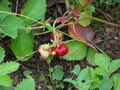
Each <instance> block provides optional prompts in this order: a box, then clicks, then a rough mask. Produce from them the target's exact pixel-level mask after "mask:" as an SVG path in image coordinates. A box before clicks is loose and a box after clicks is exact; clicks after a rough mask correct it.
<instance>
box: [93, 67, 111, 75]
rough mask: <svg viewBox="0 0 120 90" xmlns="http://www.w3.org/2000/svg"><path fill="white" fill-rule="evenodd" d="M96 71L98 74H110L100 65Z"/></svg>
mask: <svg viewBox="0 0 120 90" xmlns="http://www.w3.org/2000/svg"><path fill="white" fill-rule="evenodd" d="M95 73H96V74H97V75H109V73H108V72H107V71H106V70H105V69H103V68H99V67H97V68H96V69H95Z"/></svg>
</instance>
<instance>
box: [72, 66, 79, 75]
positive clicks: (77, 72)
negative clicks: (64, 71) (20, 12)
mask: <svg viewBox="0 0 120 90" xmlns="http://www.w3.org/2000/svg"><path fill="white" fill-rule="evenodd" d="M72 73H74V74H75V75H78V74H79V73H80V66H79V65H75V66H74V68H73V70H72Z"/></svg>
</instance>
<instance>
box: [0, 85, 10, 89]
mask: <svg viewBox="0 0 120 90" xmlns="http://www.w3.org/2000/svg"><path fill="white" fill-rule="evenodd" d="M10 89H11V87H5V86H2V85H0V90H10Z"/></svg>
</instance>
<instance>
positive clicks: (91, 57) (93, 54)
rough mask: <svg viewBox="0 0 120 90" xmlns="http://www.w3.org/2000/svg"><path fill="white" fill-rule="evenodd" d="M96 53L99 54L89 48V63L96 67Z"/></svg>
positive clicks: (87, 57)
mask: <svg viewBox="0 0 120 90" xmlns="http://www.w3.org/2000/svg"><path fill="white" fill-rule="evenodd" d="M95 53H97V51H96V50H95V49H94V48H91V47H88V52H87V56H86V60H87V61H88V63H89V64H91V65H93V66H95V62H94V56H95Z"/></svg>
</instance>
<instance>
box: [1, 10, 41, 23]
mask: <svg viewBox="0 0 120 90" xmlns="http://www.w3.org/2000/svg"><path fill="white" fill-rule="evenodd" d="M0 13H5V14H9V15H15V16H16V15H18V16H21V17H24V18H27V19H30V20H32V21H34V22H37V23H39V24H41V25H43V23H42V22H39V21H37V20H35V19H33V18H31V17H28V16H25V15H22V14H17V13H10V12H5V11H0Z"/></svg>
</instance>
